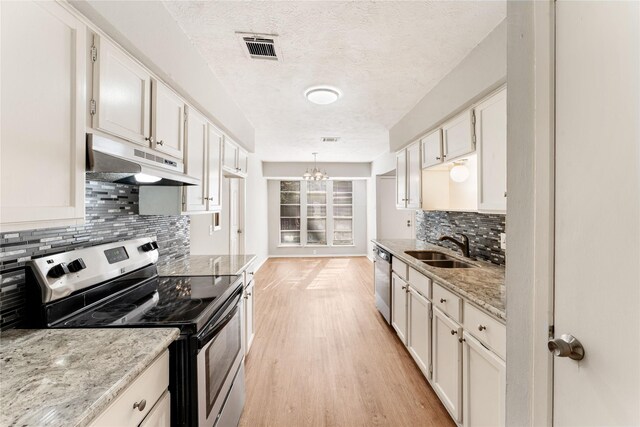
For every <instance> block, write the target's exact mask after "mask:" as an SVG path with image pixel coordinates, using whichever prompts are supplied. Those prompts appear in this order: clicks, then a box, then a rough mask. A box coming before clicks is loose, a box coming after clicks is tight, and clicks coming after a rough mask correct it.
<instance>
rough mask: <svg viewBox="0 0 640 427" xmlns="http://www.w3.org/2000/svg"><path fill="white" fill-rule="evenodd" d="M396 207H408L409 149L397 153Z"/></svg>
mask: <svg viewBox="0 0 640 427" xmlns="http://www.w3.org/2000/svg"><path fill="white" fill-rule="evenodd" d="M396 207H397V208H398V209H404V208H405V207H407V150H401V151H398V152H397V153H396Z"/></svg>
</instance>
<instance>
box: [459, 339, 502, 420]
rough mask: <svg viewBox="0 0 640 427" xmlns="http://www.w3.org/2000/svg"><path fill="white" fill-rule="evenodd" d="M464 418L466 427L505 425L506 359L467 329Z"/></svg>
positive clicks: (464, 364) (465, 340) (464, 355)
mask: <svg viewBox="0 0 640 427" xmlns="http://www.w3.org/2000/svg"><path fill="white" fill-rule="evenodd" d="M463 360H464V363H463V367H462V372H463V374H462V376H463V379H464V380H463V390H464V396H463V399H462V400H463V407H464V411H463V412H464V413H463V421H464V425H465V427H489V426H491V427H499V426H500V427H501V426H504V425H505V410H504V408H505V369H506V365H505V362H504V361H503V360H502V359H500V358H499V357H498V356H497V355H496V354H495V353H493V352H492V351H491V350H489V349H487V348H486V347H484V346H483V345H482V344H481V343H480V341H478V340H476V339H475V338H473V337H472V336H471V335H469V334H468V333H466V332H465V333H464V354H463Z"/></svg>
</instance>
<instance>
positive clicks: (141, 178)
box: [133, 173, 162, 184]
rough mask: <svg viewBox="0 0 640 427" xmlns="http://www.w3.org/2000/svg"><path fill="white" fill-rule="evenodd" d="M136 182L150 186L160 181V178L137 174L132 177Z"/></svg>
mask: <svg viewBox="0 0 640 427" xmlns="http://www.w3.org/2000/svg"><path fill="white" fill-rule="evenodd" d="M133 177H134V178H135V179H136V181H137V182H141V183H144V184H152V183H154V182H158V181H160V180H161V179H162V178H160V177H157V176H153V175H147V174H146V173H137V174H135V175H134V176H133Z"/></svg>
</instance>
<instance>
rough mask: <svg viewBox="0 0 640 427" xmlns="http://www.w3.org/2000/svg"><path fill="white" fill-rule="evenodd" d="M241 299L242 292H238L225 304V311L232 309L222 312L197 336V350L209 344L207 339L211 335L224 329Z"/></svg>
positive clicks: (236, 310)
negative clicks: (216, 319) (220, 315)
mask: <svg viewBox="0 0 640 427" xmlns="http://www.w3.org/2000/svg"><path fill="white" fill-rule="evenodd" d="M241 300H242V292H239V293H238V294H237V295H236V297H235V298H234V299H233V301H232V302H231V303H229V304H227V307H226V311H227V312H228V311H229V310H232V311H231V312H230V313H228V314H226V313H223V314H222V317H221V318H220V319H219V320H218V321H216V323H215V324H213V325H211V326H210V327H209V328H207V330H205V331H204V332H203V334H202V335H201V336H199V337H198V350H201V349H202V348H204V347H206V346H207V345H208V344H209V341H211V339H212V338H213V337H215V336H216V335H218V333H219V332H220V331H221V330H222V329H224V327H225V326H227V324H228V323H229V322H230V321H231V319H233V316H235V315H236V313H237V312H238V310H239V309H240V308H239V306H238V304H239V303H240V301H241Z"/></svg>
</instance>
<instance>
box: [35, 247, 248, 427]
mask: <svg viewBox="0 0 640 427" xmlns="http://www.w3.org/2000/svg"><path fill="white" fill-rule="evenodd" d="M157 260H158V245H157V243H156V242H155V241H154V240H153V239H151V238H141V239H135V240H129V241H124V242H116V243H109V244H105V245H99V246H93V247H90V248H85V249H78V250H73V251H69V252H64V253H59V254H55V255H49V256H45V257H43V258H38V259H35V260H32V261H30V262H29V268H27V275H28V280H27V283H28V292H29V297H28V301H29V313H30V315H29V317H30V319H31V322H30V323H31V324H30V325H29V326H30V327H41V328H105V327H117V328H126V327H135V328H142V327H176V328H180V331H181V335H180V338H179V339H178V340H177V341H176V342H174V343H173V344H172V346H171V347H170V366H171V373H170V385H169V388H170V392H171V410H172V423H171V424H172V425H174V426H200V427H211V426H216V427H232V426H233V427H235V426H237V424H238V421H239V419H240V414H241V413H242V409H243V406H244V399H245V390H244V367H243V357H244V350H243V349H242V339H241V336H242V329H241V328H242V325H241V317H242V316H241V310H242V279H241V276H207V277H202V276H200V277H159V276H158V272H157V269H156V265H155V264H156V262H157Z"/></svg>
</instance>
